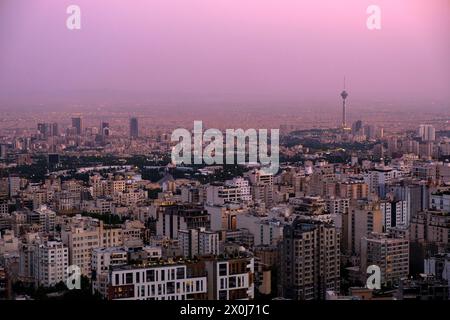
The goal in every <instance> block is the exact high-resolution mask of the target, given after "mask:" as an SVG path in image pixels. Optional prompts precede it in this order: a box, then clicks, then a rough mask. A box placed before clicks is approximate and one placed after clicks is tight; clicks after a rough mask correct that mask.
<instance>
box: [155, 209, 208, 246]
mask: <svg viewBox="0 0 450 320" xmlns="http://www.w3.org/2000/svg"><path fill="white" fill-rule="evenodd" d="M209 217H210V215H209V214H208V211H206V210H205V209H204V208H203V207H202V206H196V205H173V206H167V207H164V210H162V211H160V212H158V219H157V220H158V221H157V223H156V233H157V235H160V236H165V237H168V238H170V239H177V238H178V231H179V230H189V229H196V228H206V229H209V228H210V226H211V222H210V218H209Z"/></svg>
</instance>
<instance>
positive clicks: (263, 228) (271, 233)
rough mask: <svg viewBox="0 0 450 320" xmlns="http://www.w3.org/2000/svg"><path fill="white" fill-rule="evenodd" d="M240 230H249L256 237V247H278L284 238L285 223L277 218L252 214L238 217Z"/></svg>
mask: <svg viewBox="0 0 450 320" xmlns="http://www.w3.org/2000/svg"><path fill="white" fill-rule="evenodd" d="M237 227H238V229H247V230H248V231H249V232H250V233H251V234H252V235H253V236H254V245H255V246H259V245H276V244H277V243H278V242H279V241H280V240H281V239H282V238H283V227H284V223H283V222H282V221H280V220H279V219H276V218H261V217H257V216H254V215H251V214H241V215H238V216H237Z"/></svg>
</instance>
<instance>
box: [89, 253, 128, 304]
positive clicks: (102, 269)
mask: <svg viewBox="0 0 450 320" xmlns="http://www.w3.org/2000/svg"><path fill="white" fill-rule="evenodd" d="M127 262H128V252H127V251H126V250H125V249H124V248H121V247H112V248H95V249H93V250H92V263H91V265H92V291H93V293H95V292H96V291H98V292H99V293H100V294H102V295H103V296H106V294H107V288H108V279H109V269H110V267H116V266H122V265H126V264H127Z"/></svg>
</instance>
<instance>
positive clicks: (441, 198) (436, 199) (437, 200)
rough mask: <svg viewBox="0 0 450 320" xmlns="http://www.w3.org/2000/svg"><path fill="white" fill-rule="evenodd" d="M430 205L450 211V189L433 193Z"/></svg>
mask: <svg viewBox="0 0 450 320" xmlns="http://www.w3.org/2000/svg"><path fill="white" fill-rule="evenodd" d="M430 207H431V208H432V209H433V210H442V211H446V212H450V191H446V192H436V193H432V194H431V196H430Z"/></svg>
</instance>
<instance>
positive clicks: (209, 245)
mask: <svg viewBox="0 0 450 320" xmlns="http://www.w3.org/2000/svg"><path fill="white" fill-rule="evenodd" d="M178 242H179V245H180V248H181V252H182V254H183V256H185V257H189V258H193V257H200V256H205V255H218V254H219V233H218V232H214V231H207V230H206V229H205V228H197V229H189V230H179V231H178Z"/></svg>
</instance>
